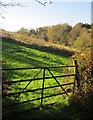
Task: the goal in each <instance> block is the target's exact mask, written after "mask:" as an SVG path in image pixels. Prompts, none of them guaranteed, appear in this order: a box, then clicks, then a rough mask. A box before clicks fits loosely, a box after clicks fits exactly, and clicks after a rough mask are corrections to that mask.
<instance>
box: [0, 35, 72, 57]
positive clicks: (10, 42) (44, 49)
mask: <svg viewBox="0 0 93 120" xmlns="http://www.w3.org/2000/svg"><path fill="white" fill-rule="evenodd" d="M2 41H3V42H6V45H9V47H13V48H15V45H18V46H19V45H21V46H25V47H28V48H32V49H36V50H39V51H42V52H47V53H51V54H56V55H60V56H64V57H70V56H72V55H73V54H74V52H73V51H69V50H66V49H59V48H55V47H52V46H40V45H38V44H35V43H33V44H31V45H29V44H25V43H22V42H20V41H16V40H15V39H11V38H6V37H3V38H2ZM3 42H2V45H3ZM11 45H12V46H11ZM18 48H19V47H17V51H18V52H21V49H20V48H19V49H18ZM4 49H5V48H4Z"/></svg>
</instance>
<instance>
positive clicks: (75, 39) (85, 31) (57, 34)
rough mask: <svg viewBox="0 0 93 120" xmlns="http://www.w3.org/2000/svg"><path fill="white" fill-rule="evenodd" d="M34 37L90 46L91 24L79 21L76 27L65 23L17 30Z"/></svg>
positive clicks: (77, 45) (80, 46) (76, 45)
mask: <svg viewBox="0 0 93 120" xmlns="http://www.w3.org/2000/svg"><path fill="white" fill-rule="evenodd" d="M17 33H19V34H24V35H27V36H29V37H32V38H36V39H38V40H39V39H42V40H44V41H47V42H52V43H56V44H63V45H66V46H71V47H74V48H78V49H84V48H86V47H89V46H90V40H91V25H89V24H87V23H86V24H83V23H77V24H76V25H75V26H74V27H72V26H70V25H68V24H67V23H65V24H57V25H53V26H50V27H49V26H45V27H39V28H37V29H36V30H34V29H30V30H28V29H26V28H21V29H20V30H19V31H17Z"/></svg>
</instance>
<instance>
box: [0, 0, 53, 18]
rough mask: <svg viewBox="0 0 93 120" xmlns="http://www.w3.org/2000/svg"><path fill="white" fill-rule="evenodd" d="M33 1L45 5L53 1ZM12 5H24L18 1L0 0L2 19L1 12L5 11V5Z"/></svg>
mask: <svg viewBox="0 0 93 120" xmlns="http://www.w3.org/2000/svg"><path fill="white" fill-rule="evenodd" d="M33 1H36V2H37V3H39V4H41V5H43V6H46V5H47V3H50V4H52V3H53V2H52V1H50V0H49V1H48V0H45V1H40V0H33ZM14 6H20V7H24V5H22V4H21V3H20V2H17V3H16V2H14V1H13V2H9V3H8V2H1V1H0V17H2V18H3V19H4V16H3V14H4V13H5V8H7V7H14Z"/></svg>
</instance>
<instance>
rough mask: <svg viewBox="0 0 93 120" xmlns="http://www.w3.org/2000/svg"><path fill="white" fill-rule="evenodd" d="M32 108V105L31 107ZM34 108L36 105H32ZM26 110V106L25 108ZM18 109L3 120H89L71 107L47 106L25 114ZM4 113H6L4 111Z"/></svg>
mask: <svg viewBox="0 0 93 120" xmlns="http://www.w3.org/2000/svg"><path fill="white" fill-rule="evenodd" d="M30 106H31V105H30ZM32 106H34V104H33V105H32ZM23 109H25V106H24V108H23ZM18 110H19V108H18V107H15V108H14V110H13V111H15V112H12V110H11V114H10V115H6V116H3V119H2V120H21V119H22V120H31V119H47V120H48V119H61V120H64V119H67V120H87V119H86V115H85V114H84V113H83V111H80V110H78V109H77V108H75V107H73V106H71V105H63V104H57V103H56V104H54V105H52V106H51V105H50V106H45V107H43V108H42V109H41V108H38V109H33V110H32V109H29V110H27V111H23V112H17V111H18ZM3 112H4V111H3Z"/></svg>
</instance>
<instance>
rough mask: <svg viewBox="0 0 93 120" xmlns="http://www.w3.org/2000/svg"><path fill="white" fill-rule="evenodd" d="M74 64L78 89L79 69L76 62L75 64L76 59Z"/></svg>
mask: <svg viewBox="0 0 93 120" xmlns="http://www.w3.org/2000/svg"><path fill="white" fill-rule="evenodd" d="M74 64H75V74H76V75H75V81H77V87H78V90H79V89H80V79H79V70H78V64H77V60H74Z"/></svg>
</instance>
